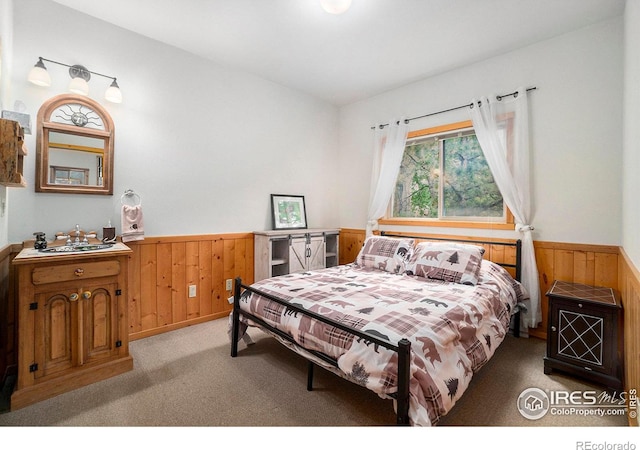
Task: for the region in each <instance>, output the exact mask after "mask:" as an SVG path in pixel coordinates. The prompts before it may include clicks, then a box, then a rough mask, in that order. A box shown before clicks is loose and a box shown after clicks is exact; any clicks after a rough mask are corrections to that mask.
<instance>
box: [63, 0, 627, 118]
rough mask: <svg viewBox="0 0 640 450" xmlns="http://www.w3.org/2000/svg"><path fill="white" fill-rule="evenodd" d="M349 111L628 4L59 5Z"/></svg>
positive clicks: (293, 0)
mask: <svg viewBox="0 0 640 450" xmlns="http://www.w3.org/2000/svg"><path fill="white" fill-rule="evenodd" d="M54 1H55V2H57V3H59V4H62V5H65V6H68V7H71V8H73V9H76V10H78V11H81V12H84V13H86V14H89V15H92V16H95V17H99V18H101V19H102V20H105V21H107V22H110V23H113V24H115V25H118V26H120V27H123V28H126V29H129V30H131V31H134V32H136V33H139V34H141V35H144V36H147V37H149V38H152V39H155V40H158V41H161V42H164V43H166V44H169V45H172V46H175V47H178V48H181V49H183V50H186V51H188V52H191V53H194V54H196V55H199V56H201V57H203V58H207V59H210V60H212V61H215V62H216V63H218V64H221V65H223V66H225V67H228V68H232V69H238V70H242V71H246V72H249V73H253V74H255V75H257V76H260V77H263V78H266V79H268V80H271V81H273V82H276V83H279V84H281V85H285V86H288V87H291V88H293V89H296V90H299V91H303V92H306V93H308V94H310V95H312V96H314V97H317V98H320V99H323V100H326V101H328V102H330V103H332V104H335V105H338V106H340V105H345V104H348V103H352V102H355V101H358V100H361V99H364V98H368V97H371V96H374V95H377V94H380V93H382V92H385V91H387V90H390V89H394V88H396V87H398V86H402V85H405V84H408V83H411V82H413V81H417V80H420V79H423V78H427V77H429V76H433V75H436V74H440V73H443V72H446V71H448V70H451V69H455V68H457V67H460V66H464V65H467V64H471V63H474V62H476V61H480V60H483V59H487V58H490V57H492V56H496V55H499V54H502V53H505V52H509V51H511V50H514V49H517V48H520V47H523V46H527V45H530V44H532V43H535V42H537V41H540V40H544V39H548V38H551V37H554V36H558V35H561V34H564V33H566V32H569V31H572V30H575V29H578V28H582V27H585V26H588V25H590V24H593V23H596V22H599V21H602V20H606V19H609V18H613V17H618V16H621V15H622V14H623V13H624V5H625V0H353V3H352V5H351V8H350V9H349V10H348V11H347V12H346V13H344V14H342V15H332V14H328V13H326V12H324V10H322V8H321V7H320V6H319V1H318V0H180V1H175V0H109V1H103V0H54Z"/></svg>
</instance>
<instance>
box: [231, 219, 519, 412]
mask: <svg viewBox="0 0 640 450" xmlns="http://www.w3.org/2000/svg"><path fill="white" fill-rule="evenodd" d="M381 235H383V236H387V237H402V238H409V239H411V238H414V239H423V240H442V241H451V242H466V243H476V244H491V245H504V246H508V247H515V248H516V264H500V265H502V266H505V267H513V268H515V270H516V277H515V278H516V280H518V281H520V275H521V246H522V243H521V241H520V240H519V239H518V240H516V241H515V242H492V241H484V240H483V241H481V240H465V239H455V238H451V239H449V238H432V237H430V236H410V235H400V234H391V233H386V232H384V231H383V232H381ZM245 291H249V292H253V293H255V294H258V295H260V296H261V297H264V298H267V299H269V300H271V301H274V302H276V303H278V304H280V305H282V306H284V307H285V308H286V309H289V310H292V311H294V312H297V313H301V314H303V315H306V316H308V317H311V318H313V319H315V320H318V321H320V322H323V323H325V324H327V325H330V326H332V327H335V328H338V329H340V330H342V331H345V332H347V333H349V334H351V335H353V336H356V337H359V338H361V339H364V340H366V341H369V342H371V343H373V344H376V345H379V346H381V347H384V348H387V349H389V350H391V351H393V352H396V353H397V354H398V375H397V378H398V390H397V392H396V393H394V394H390V395H389V396H390V397H392V398H394V399H395V400H396V424H397V425H409V383H410V377H411V370H410V364H411V359H410V353H411V342H409V340H408V339H405V338H403V339H400V341H398V343H397V344H393V343H391V342H388V341H385V340H383V339H380V338H378V337H376V336H372V335H370V334H369V333H366V332H364V331H360V330H356V329H353V328H351V327H348V326H346V325H344V324H342V323H339V322H336V321H335V320H332V319H329V318H327V317H324V316H322V315H320V314H317V313H315V312H313V311H309V310H306V309H304V308H302V307H299V306H297V305H294V304H291V303H289V302H288V301H286V300H282V299H280V298H278V297H276V296H274V295H271V294H269V293H266V292H261V291H260V290H258V289H255V288H253V287H251V286H248V285H245V284H243V283H242V280H241V278H240V277H238V278H236V279H235V285H234V290H233V312H232V327H231V357H234V358H235V357H236V356H237V355H238V340H239V338H240V316H241V315H242V316H244V317H246V318H248V319H250V320H252V321H253V322H255V323H256V324H258V325H259V326H261V327H263V328H264V329H266V330H268V331H269V332H271V333H273V334H275V335H277V336H278V337H280V338H282V339H284V340H286V341H288V342H290V343H291V344H293V345H294V346H296V347H297V348H300V349H302V350H304V351H305V352H307V353H309V354H311V355H313V356H315V357H316V358H318V359H320V360H322V361H324V362H326V363H328V364H329V365H331V366H332V367H336V368H337V367H338V363H337V361H336V360H335V359H333V358H331V357H329V356H327V355H325V354H323V353H321V352H318V351H315V350H309V349H305V348H304V347H301V346H300V345H299V344H298V343H297V342H295V341H294V339H293V338H292V337H291V336H290V335H289V334H287V333H285V332H283V331H281V330H278V329H277V328H274V327H272V326H271V325H269V324H268V323H266V322H265V321H264V320H262V319H261V318H260V317H257V316H256V315H254V314H251V313H250V312H247V311H242V310H241V309H240V299H241V297H242V293H243V292H245ZM515 315H516V318H515V323H514V331H513V334H514V335H515V336H518V335H519V330H520V317H519V315H520V314H519V311H516V313H515ZM307 361H308V363H307V390H308V391H311V390H313V370H314V366H315V363H314V362H313V361H311V360H307Z"/></svg>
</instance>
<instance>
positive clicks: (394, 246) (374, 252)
mask: <svg viewBox="0 0 640 450" xmlns="http://www.w3.org/2000/svg"><path fill="white" fill-rule="evenodd" d="M413 242H414V240H413V239H403V238H389V237H384V236H370V237H368V238H367V239H366V240H365V241H364V245H363V246H362V249H360V253H358V257H357V258H356V261H355V263H356V265H358V266H362V267H370V268H374V269H378V270H383V271H385V272H389V273H404V271H405V270H406V265H407V261H409V258H410V257H411V254H412V253H413Z"/></svg>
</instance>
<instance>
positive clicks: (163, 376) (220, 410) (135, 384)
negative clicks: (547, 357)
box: [0, 319, 627, 428]
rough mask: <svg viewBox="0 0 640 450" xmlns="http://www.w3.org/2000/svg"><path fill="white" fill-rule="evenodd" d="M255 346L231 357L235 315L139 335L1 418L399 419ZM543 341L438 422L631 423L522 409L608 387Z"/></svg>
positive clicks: (339, 382) (265, 342)
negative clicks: (102, 363)
mask: <svg viewBox="0 0 640 450" xmlns="http://www.w3.org/2000/svg"><path fill="white" fill-rule="evenodd" d="M251 336H252V337H253V339H254V341H256V344H255V345H252V346H249V347H247V346H246V345H245V344H244V343H241V344H240V351H239V355H238V357H237V358H231V357H230V356H229V343H228V338H227V319H220V320H217V321H213V322H207V323H204V324H201V325H195V326H191V327H188V328H184V329H180V330H177V331H172V332H169V333H164V334H161V335H158V336H153V337H150V338H146V339H142V340H138V341H134V342H132V343H131V354H132V355H133V357H134V370H133V371H131V372H128V373H125V374H123V375H119V376H117V377H114V378H111V379H108V380H105V381H102V382H99V383H95V384H93V385H90V386H87V387H84V388H81V389H77V390H75V391H72V392H69V393H66V394H63V395H60V396H57V397H55V398H52V399H49V400H46V401H43V402H40V403H37V404H34V405H31V406H28V407H25V408H22V409H19V410H16V411H11V412H6V413H4V414H0V426H10V427H25V426H26V427H30V426H56V427H101V426H112V427H151V426H153V427H176V426H178V427H257V426H259V427H299V426H306V427H327V426H331V427H338V426H342V427H345V426H346V427H361V426H382V425H393V424H394V420H395V414H394V412H393V405H392V402H391V401H390V400H384V399H381V398H379V397H378V396H377V395H375V394H374V393H372V392H370V391H368V390H366V389H364V388H361V387H359V386H356V385H353V384H351V383H349V382H347V381H345V380H343V379H341V378H339V377H337V376H336V375H334V374H332V373H329V372H327V371H325V370H322V369H317V370H316V376H315V382H314V386H315V389H314V391H312V392H308V391H307V390H306V361H305V360H303V359H302V358H301V357H300V356H298V355H297V354H295V353H293V352H291V351H289V350H287V349H285V348H284V347H283V346H281V345H280V344H279V343H277V342H276V341H275V340H274V339H272V338H270V337H268V336H266V335H264V334H263V333H261V332H259V331H257V330H254V329H252V330H251ZM544 353H545V343H544V342H543V341H540V340H537V339H534V338H532V339H516V338H513V337H507V339H506V340H505V342H504V343H503V344H502V346H501V347H500V348H498V350H497V352H496V354H495V356H494V358H493V359H492V360H491V361H489V363H487V365H485V366H484V367H483V368H482V369H481V371H480V372H479V373H477V374H476V375H475V376H474V378H473V381H472V383H471V386H470V387H469V389H468V390H467V392H466V393H465V394H464V396H463V398H462V399H461V400H460V401H459V402H458V404H456V406H455V407H454V409H453V410H452V411H451V412H450V413H449V414H448V415H447V416H445V417H444V418H443V419H442V420H441V422H440V424H439V427H438V428H443V427H450V426H465V427H473V426H492V427H496V426H505V427H522V426H525V427H534V426H535V427H624V426H626V425H627V418H626V416H624V415H620V416H605V417H599V416H596V415H578V414H570V415H563V416H557V415H551V414H547V415H546V416H545V417H543V418H541V419H539V420H528V419H526V418H524V417H523V416H522V415H521V414H520V413H519V412H518V409H517V406H516V400H517V398H518V396H519V395H520V393H521V392H522V391H523V390H525V389H527V388H530V387H537V388H540V389H542V390H547V391H551V390H554V391H557V390H568V391H581V390H587V389H590V390H598V391H600V390H601V388H600V387H597V386H591V385H588V384H584V383H582V382H580V381H577V380H575V379H573V378H570V377H566V376H563V375H560V374H556V373H554V374H552V375H550V376H547V375H544V373H543V363H542V357H543V356H544Z"/></svg>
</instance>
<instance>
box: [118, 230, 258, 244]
mask: <svg viewBox="0 0 640 450" xmlns="http://www.w3.org/2000/svg"><path fill="white" fill-rule="evenodd" d="M213 239H222V240H232V239H253V233H224V234H194V235H180V236H152V237H145V238H144V240H141V241H133V242H127V243H126V244H127V245H129V246H131V245H132V244H133V245H156V244H162V243H169V242H191V241H197V242H200V241H210V240H213Z"/></svg>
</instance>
